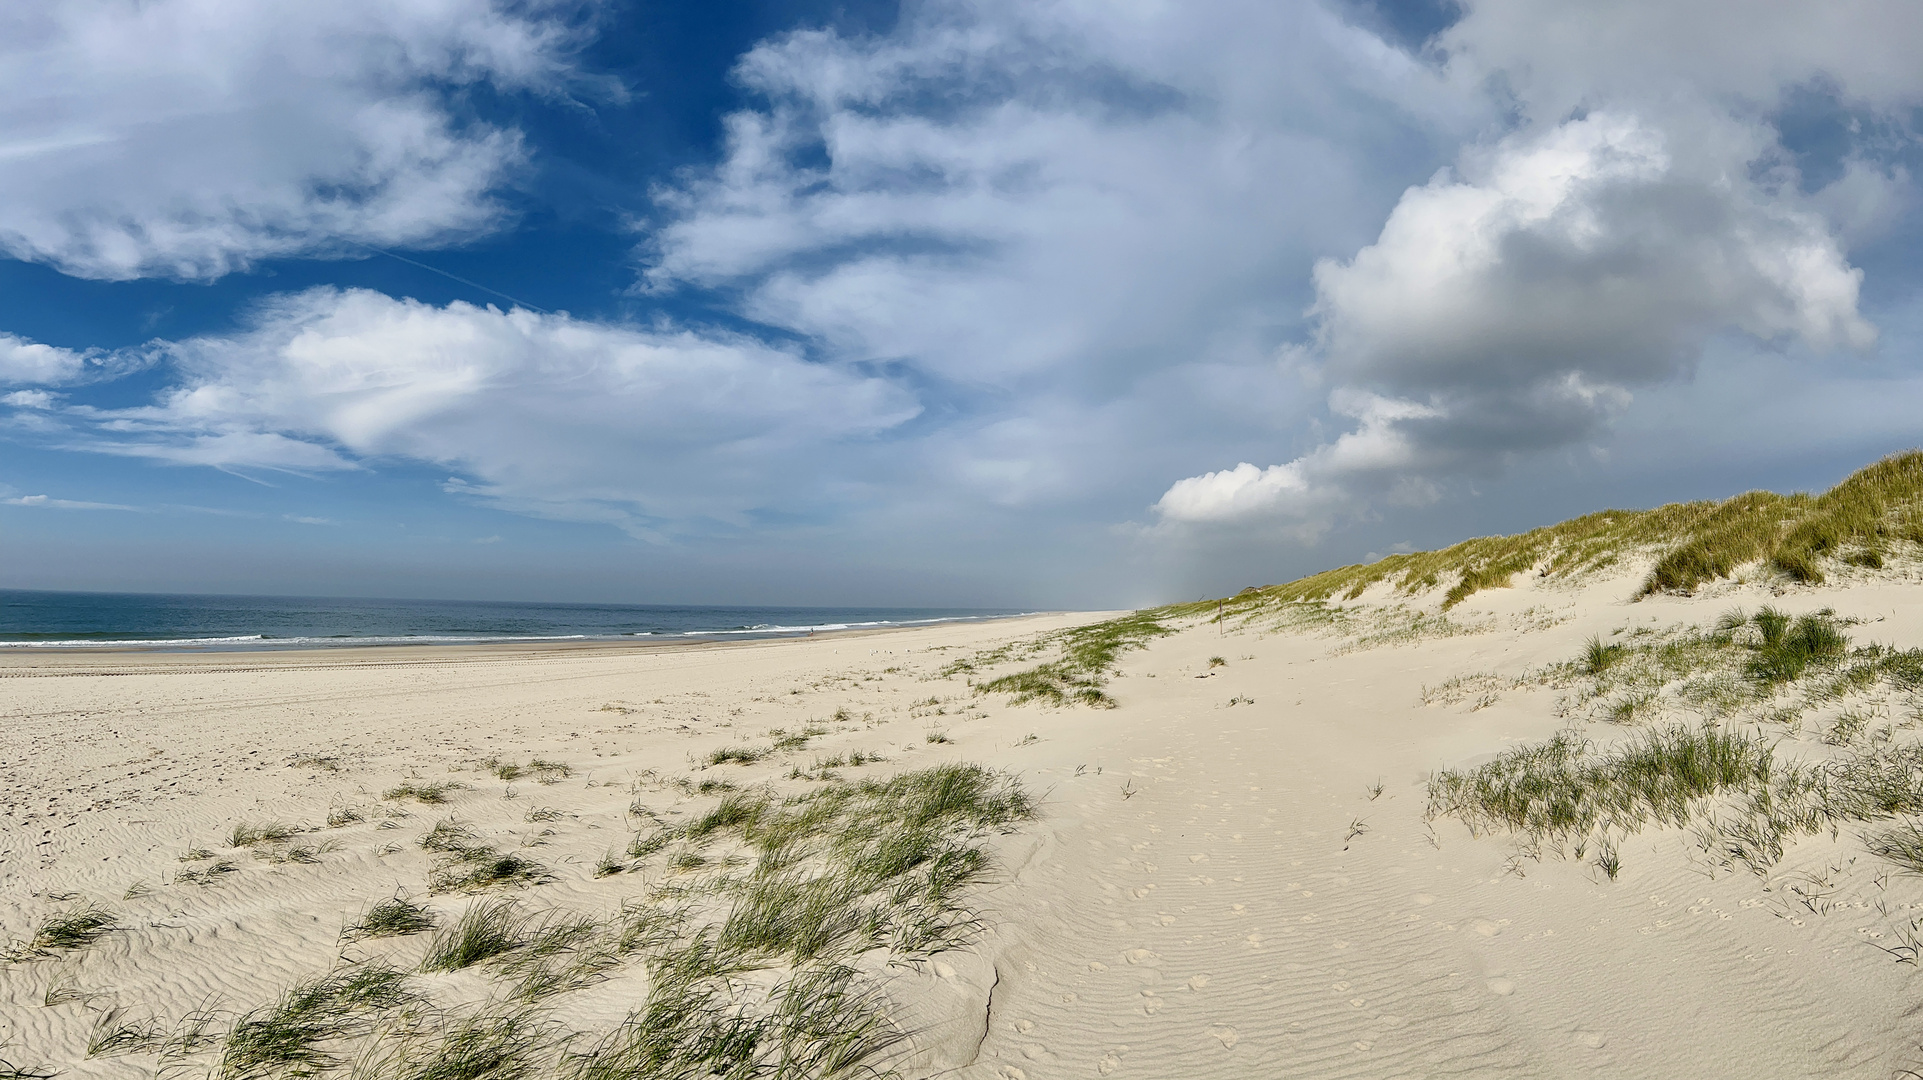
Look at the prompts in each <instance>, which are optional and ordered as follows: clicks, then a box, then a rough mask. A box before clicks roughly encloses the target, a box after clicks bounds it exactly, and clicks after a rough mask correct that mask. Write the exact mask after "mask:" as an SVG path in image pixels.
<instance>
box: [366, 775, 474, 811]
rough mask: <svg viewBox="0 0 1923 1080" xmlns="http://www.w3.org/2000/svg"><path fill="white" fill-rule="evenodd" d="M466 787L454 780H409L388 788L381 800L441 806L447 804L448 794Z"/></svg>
mask: <svg viewBox="0 0 1923 1080" xmlns="http://www.w3.org/2000/svg"><path fill="white" fill-rule="evenodd" d="M465 787H467V785H466V784H462V783H457V782H455V781H453V780H436V781H434V782H433V783H418V782H416V781H413V780H409V781H407V782H405V783H402V784H397V785H395V786H394V787H391V788H388V789H387V791H386V792H384V793H382V795H381V798H383V799H413V800H414V801H415V802H419V803H426V804H428V805H430V806H439V805H441V804H442V803H445V802H447V793H448V792H450V791H459V790H461V789H463V788H465Z"/></svg>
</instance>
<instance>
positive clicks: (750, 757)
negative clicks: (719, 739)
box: [707, 746, 768, 765]
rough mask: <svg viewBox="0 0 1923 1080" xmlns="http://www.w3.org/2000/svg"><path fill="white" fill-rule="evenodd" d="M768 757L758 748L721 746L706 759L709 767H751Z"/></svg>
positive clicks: (766, 752) (764, 751) (763, 750)
mask: <svg viewBox="0 0 1923 1080" xmlns="http://www.w3.org/2000/svg"><path fill="white" fill-rule="evenodd" d="M767 756H768V751H767V750H765V749H763V748H761V747H758V746H723V747H721V748H719V749H717V750H715V751H713V752H712V753H710V754H709V755H708V757H707V763H708V764H709V765H728V764H734V765H753V764H754V763H755V762H757V761H760V760H761V759H762V758H765V757H767Z"/></svg>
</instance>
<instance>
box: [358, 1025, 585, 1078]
mask: <svg viewBox="0 0 1923 1080" xmlns="http://www.w3.org/2000/svg"><path fill="white" fill-rule="evenodd" d="M546 1049H547V1041H546V1040H545V1039H544V1038H542V1036H541V1033H540V1029H539V1028H538V1027H536V1026H535V1023H534V1021H533V1019H532V1018H531V1017H530V1016H528V1015H527V1014H526V1013H520V1012H483V1013H481V1014H479V1015H475V1016H466V1017H462V1018H460V1019H458V1020H456V1021H455V1022H454V1023H453V1024H452V1025H451V1026H450V1027H448V1028H447V1029H446V1030H444V1031H442V1032H440V1033H439V1036H438V1037H437V1038H435V1039H434V1040H433V1041H432V1042H431V1043H429V1044H428V1045H427V1046H426V1047H425V1048H419V1047H410V1048H408V1050H407V1051H405V1052H403V1053H402V1054H401V1055H400V1057H399V1060H398V1061H397V1062H395V1063H394V1064H393V1065H392V1066H390V1067H389V1068H388V1069H386V1070H384V1073H385V1075H386V1076H388V1077H390V1078H391V1080H522V1078H523V1077H527V1076H530V1075H532V1074H533V1073H534V1072H536V1071H537V1070H538V1069H539V1068H540V1065H541V1058H542V1056H543V1054H544V1052H545V1051H546Z"/></svg>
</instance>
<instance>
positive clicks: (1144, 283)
mask: <svg viewBox="0 0 1923 1080" xmlns="http://www.w3.org/2000/svg"><path fill="white" fill-rule="evenodd" d="M737 77H738V78H739V80H740V81H741V82H742V83H743V84H744V85H745V86H747V87H748V88H749V89H751V90H752V91H754V92H755V93H756V94H757V95H759V97H760V99H761V100H760V102H759V104H758V105H757V107H755V108H753V109H749V110H744V111H742V112H739V113H736V114H734V115H732V116H730V117H729V118H728V119H727V124H726V129H727V145H726V151H725V154H724V156H723V158H722V160H721V162H720V163H719V164H718V165H717V166H716V167H714V168H713V169H712V170H711V171H709V172H706V173H704V174H699V175H696V176H694V177H692V178H691V179H688V180H686V181H684V182H683V183H681V184H680V185H678V186H676V187H673V188H671V189H668V190H666V191H665V192H664V193H663V194H662V196H661V214H660V215H659V217H658V218H657V219H656V220H655V221H654V222H653V223H652V225H651V232H650V233H649V235H648V237H647V240H646V243H645V244H644V245H643V247H642V249H641V257H642V261H643V264H644V266H643V271H642V283H641V288H642V290H643V291H644V292H647V293H649V294H653V295H661V294H668V293H672V292H675V291H676V290H711V291H713V292H717V293H719V294H720V295H722V296H725V297H727V298H728V299H729V300H730V301H731V302H733V303H734V304H735V306H736V310H738V311H739V312H740V313H741V314H743V315H745V316H746V317H748V318H749V319H751V320H754V321H755V322H758V323H760V324H763V325H766V326H770V327H774V328H778V330H779V331H780V332H782V333H783V334H784V335H797V336H800V337H801V338H803V339H804V340H806V341H808V342H809V343H810V344H811V347H812V348H814V349H815V350H817V351H818V352H819V353H820V354H822V355H825V356H830V357H834V358H836V359H838V360H841V361H844V362H851V363H869V364H877V365H884V366H885V367H886V369H887V370H890V371H898V372H901V373H902V374H901V377H902V378H904V379H906V380H912V381H913V383H914V385H916V387H917V390H918V393H920V394H921V395H922V396H923V399H924V400H925V401H929V402H930V404H931V414H932V415H933V416H935V417H938V418H939V423H938V424H935V425H933V426H932V429H931V430H928V431H927V432H926V437H925V438H923V439H921V440H919V441H918V443H917V444H916V445H914V446H913V447H910V448H908V449H907V452H905V453H903V454H901V455H898V457H899V458H901V459H903V460H904V462H905V463H903V464H899V465H898V466H897V467H896V479H895V482H897V483H898V484H900V490H898V491H897V492H896V497H897V498H899V499H902V500H925V501H926V502H928V503H929V504H931V505H932V504H936V503H945V504H947V505H948V506H950V507H955V506H969V505H977V506H978V505H984V504H985V505H989V506H996V507H1008V508H1015V507H1026V508H1031V509H1035V510H1038V511H1041V512H1052V513H1066V512H1075V513H1085V514H1088V515H1090V516H1096V515H1099V516H1101V517H1102V518H1104V519H1106V520H1109V521H1112V520H1114V519H1115V518H1116V517H1117V516H1122V515H1127V514H1130V513H1132V512H1134V509H1133V508H1135V507H1138V506H1139V505H1140V502H1141V500H1142V498H1143V496H1144V495H1146V494H1148V493H1149V492H1148V491H1147V490H1145V489H1144V488H1143V487H1142V485H1143V482H1144V477H1155V476H1158V475H1166V470H1167V469H1168V464H1167V463H1168V462H1169V461H1171V460H1185V459H1198V458H1201V457H1203V456H1204V455H1205V454H1206V453H1208V452H1211V451H1219V450H1220V448H1221V447H1223V446H1226V445H1232V444H1234V443H1236V442H1237V441H1238V440H1241V439H1244V438H1246V437H1247V435H1248V433H1249V432H1250V431H1251V430H1252V429H1253V430H1260V431H1263V432H1265V433H1268V432H1272V431H1273V430H1274V429H1275V427H1276V426H1277V425H1278V424H1279V423H1280V422H1281V420H1280V419H1279V418H1278V416H1277V415H1276V412H1277V411H1278V410H1279V409H1280V408H1286V405H1285V404H1283V403H1281V402H1280V399H1284V398H1286V397H1287V396H1288V395H1287V390H1286V388H1285V387H1282V386H1281V385H1280V384H1278V383H1276V382H1275V381H1274V379H1273V377H1272V374H1271V365H1270V355H1271V353H1272V350H1273V349H1274V348H1275V346H1276V345H1277V344H1279V343H1280V342H1281V341H1282V340H1284V339H1285V337H1286V336H1287V335H1288V334H1290V333H1294V332H1298V331H1299V327H1300V325H1301V308H1302V305H1303V300H1304V292H1303V276H1304V275H1303V271H1304V269H1305V268H1306V267H1307V266H1308V265H1309V263H1310V262H1311V261H1312V260H1313V258H1314V257H1315V255H1316V253H1317V252H1318V251H1323V250H1328V249H1330V248H1339V247H1342V246H1346V245H1351V244H1353V243H1354V242H1356V241H1357V240H1359V239H1360V238H1361V237H1363V236H1365V235H1367V233H1366V230H1367V229H1369V228H1370V227H1371V226H1372V225H1373V224H1375V223H1377V222H1379V220H1380V217H1379V215H1380V213H1381V210H1382V208H1383V207H1385V206H1387V205H1389V204H1390V203H1391V202H1393V199H1394V197H1395V193H1396V192H1397V191H1399V190H1400V189H1401V188H1402V187H1403V186H1404V185H1405V183H1406V178H1407V177H1408V176H1411V175H1418V176H1419V175H1426V174H1427V173H1428V172H1429V171H1431V170H1432V169H1433V168H1434V166H1435V164H1436V163H1437V162H1438V161H1439V160H1440V159H1439V158H1438V157H1436V149H1435V146H1436V143H1437V142H1438V141H1439V142H1441V143H1443V144H1452V143H1453V141H1454V139H1455V138H1456V137H1458V135H1459V133H1462V132H1467V131H1470V130H1473V129H1474V128H1475V127H1477V126H1479V125H1481V124H1483V123H1484V122H1486V120H1487V119H1488V114H1487V112H1486V105H1485V103H1484V102H1483V100H1482V99H1481V98H1480V97H1479V96H1478V95H1477V94H1476V93H1474V92H1471V91H1466V90H1462V89H1460V88H1455V87H1452V86H1451V85H1449V84H1447V83H1446V81H1445V80H1444V79H1443V78H1442V76H1441V74H1440V73H1438V72H1437V71H1435V70H1433V69H1431V68H1428V67H1425V66H1424V65H1423V64H1421V63H1419V62H1418V61H1417V60H1415V59H1414V58H1412V57H1410V56H1409V55H1407V54H1405V53H1403V52H1400V51H1398V50H1396V49H1393V48H1390V47H1388V46H1386V45H1384V44H1383V43H1382V42H1381V41H1380V40H1379V39H1378V38H1376V37H1374V36H1373V35H1371V34H1370V33H1368V32H1366V31H1364V30H1362V29H1359V28H1357V27H1355V26H1353V25H1351V24H1349V23H1347V22H1345V21H1344V19H1343V18H1342V17H1341V13H1340V11H1339V9H1337V8H1336V7H1334V6H1333V5H1327V4H1322V3H1317V2H1303V3H1293V4H1274V3H1266V2H1228V3H1218V4H1206V5H1121V6H1117V5H1108V6H1094V7H1091V6H1089V5H1085V4H1080V3H1073V2H1061V0H1056V2H1032V0H1029V2H1015V0H935V2H931V3H924V4H916V5H909V6H908V7H907V8H906V9H905V10H904V13H903V16H902V20H901V22H900V24H899V25H898V26H897V28H896V29H895V31H894V32H893V33H891V34H889V35H886V36H877V37H861V38H847V37H842V36H840V35H837V34H835V33H833V32H827V31H808V32H800V33H794V34H789V35H784V36H782V37H779V38H776V39H773V40H771V41H768V42H765V43H763V44H762V45H760V46H758V47H757V48H756V49H754V50H752V51H751V52H750V53H749V54H748V55H747V56H745V57H744V58H743V59H742V60H741V62H740V64H739V66H738V69H737ZM1398 177H1401V179H1398ZM1270 406H1276V408H1271V407H1270ZM1150 482H1151V483H1152V482H1153V481H1152V480H1151V481H1150ZM911 485H912V486H911ZM1068 507H1074V508H1076V509H1075V510H1073V511H1070V510H1067V509H1066V508H1068ZM1043 508H1046V510H1043ZM941 512H942V511H941V510H940V509H939V508H937V509H933V510H931V511H930V513H941Z"/></svg>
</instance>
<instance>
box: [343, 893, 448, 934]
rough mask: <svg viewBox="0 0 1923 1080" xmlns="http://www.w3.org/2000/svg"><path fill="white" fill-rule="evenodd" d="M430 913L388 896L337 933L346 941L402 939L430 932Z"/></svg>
mask: <svg viewBox="0 0 1923 1080" xmlns="http://www.w3.org/2000/svg"><path fill="white" fill-rule="evenodd" d="M434 924H435V919H434V913H433V912H431V911H429V910H427V909H426V908H425V907H422V906H421V905H419V904H416V903H414V902H413V901H411V900H409V899H407V898H406V897H404V896H390V897H388V898H387V899H385V900H382V901H380V902H379V903H377V904H375V905H374V906H373V907H370V908H368V909H367V912H366V913H365V914H363V915H362V916H361V917H360V918H359V919H358V920H356V921H355V922H353V923H351V924H349V925H348V926H347V928H346V929H344V930H342V931H341V937H342V938H343V939H344V940H347V941H359V940H361V939H362V938H382V937H405V936H407V935H409V934H419V933H422V932H424V931H427V930H432V929H434Z"/></svg>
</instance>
